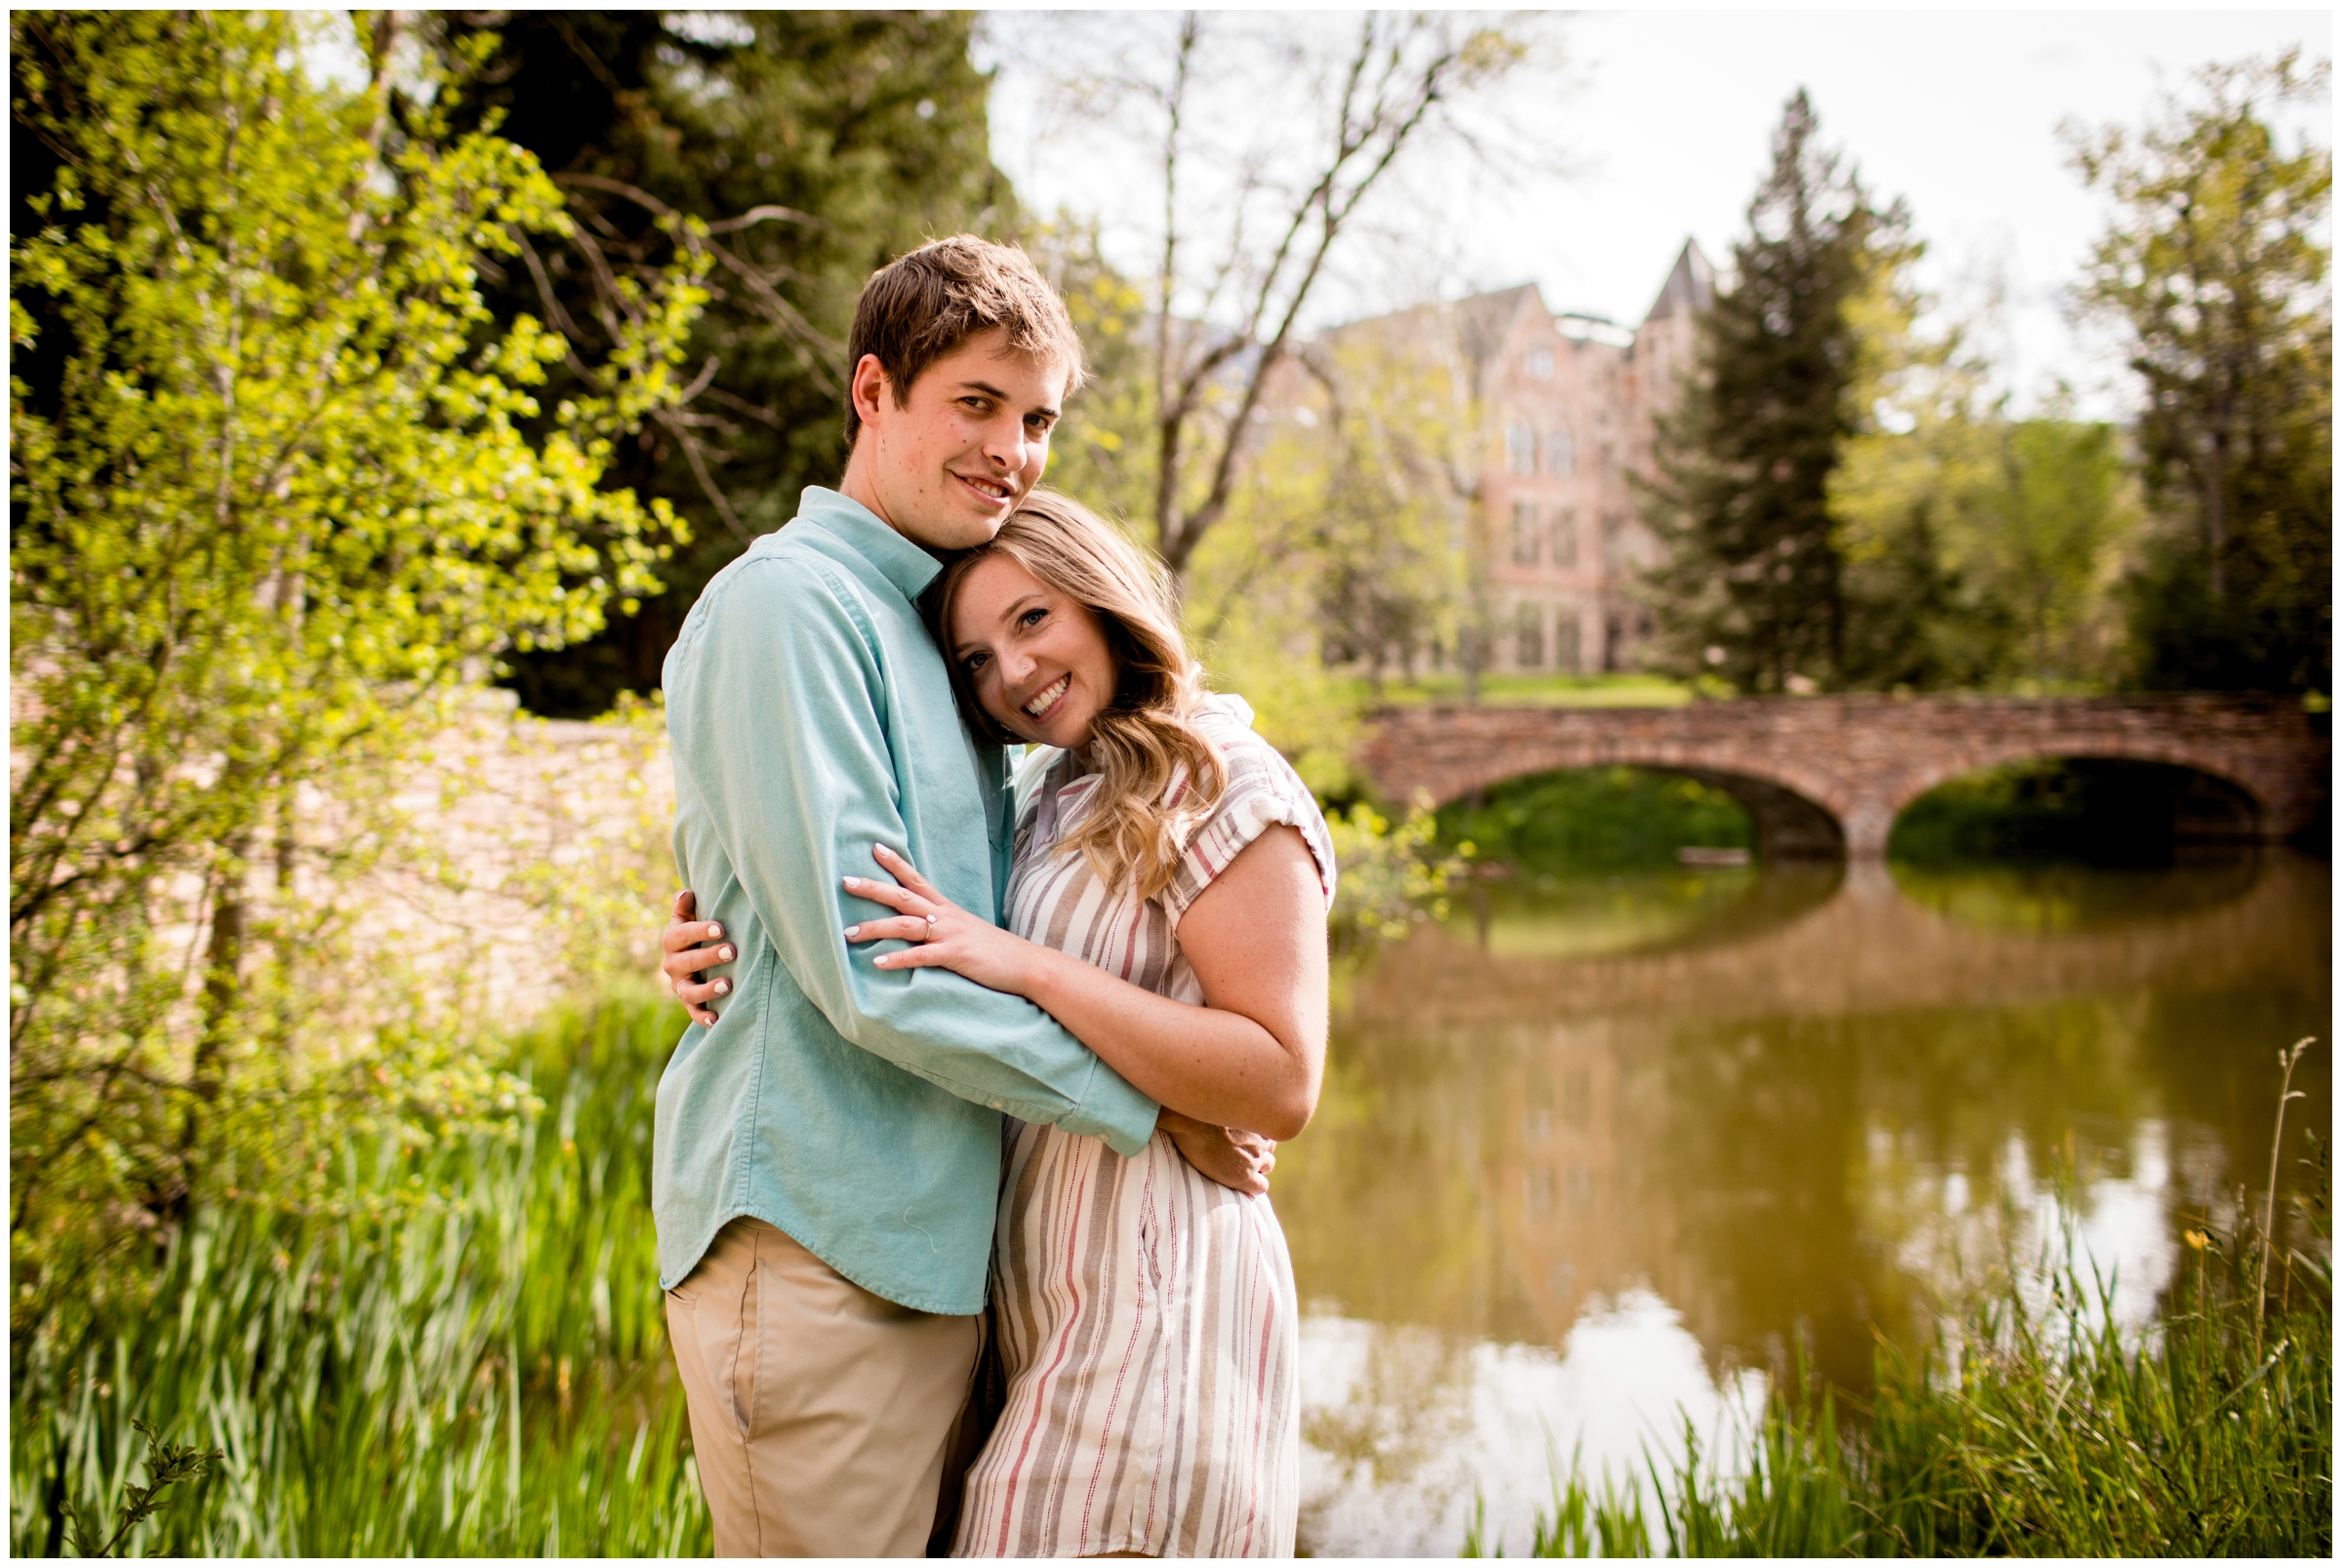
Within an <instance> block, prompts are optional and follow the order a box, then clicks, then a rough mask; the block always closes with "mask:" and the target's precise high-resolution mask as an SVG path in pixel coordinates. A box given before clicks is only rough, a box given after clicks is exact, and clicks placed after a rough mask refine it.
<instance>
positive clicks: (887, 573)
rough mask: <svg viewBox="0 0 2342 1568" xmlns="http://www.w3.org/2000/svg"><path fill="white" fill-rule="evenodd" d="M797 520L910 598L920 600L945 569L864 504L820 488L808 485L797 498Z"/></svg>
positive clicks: (940, 563)
mask: <svg viewBox="0 0 2342 1568" xmlns="http://www.w3.org/2000/svg"><path fill="white" fill-rule="evenodd" d="M797 521H798V522H799V523H812V524H813V525H814V526H815V527H817V528H819V529H820V530H821V531H822V532H823V533H825V534H828V536H829V537H830V538H832V539H834V540H836V541H837V542H838V543H841V544H843V545H845V546H846V547H847V548H848V549H850V550H852V551H853V552H854V553H855V554H857V555H859V556H861V557H862V558H863V559H864V560H866V561H868V562H869V563H870V564H871V565H872V566H874V567H876V568H877V569H878V571H879V573H880V575H881V576H883V577H884V578H885V579H886V580H887V581H888V582H889V583H893V584H894V585H895V586H896V587H898V588H900V589H902V590H903V597H905V598H906V599H914V600H915V599H916V598H918V596H919V595H920V594H921V593H923V592H925V591H926V589H927V584H928V583H933V582H934V581H935V579H936V575H937V574H938V573H940V572H942V571H943V569H944V567H943V563H942V562H941V561H938V560H937V559H936V558H935V557H934V556H932V555H930V554H928V553H927V552H926V551H925V550H923V549H921V548H919V546H917V545H916V544H913V543H911V542H910V541H909V540H907V539H905V538H904V537H903V536H902V535H900V534H898V533H896V532H895V531H894V530H893V529H891V528H889V527H887V526H886V524H884V523H882V522H880V521H879V520H878V514H877V513H875V512H873V511H871V510H870V509H869V508H868V506H865V505H864V504H863V503H861V502H859V501H853V500H849V499H848V498H846V497H844V496H841V495H839V494H838V493H837V492H836V491H834V490H825V489H823V488H822V487H821V486H820V485H807V486H806V487H805V493H804V494H803V495H801V496H799V497H798V498H797Z"/></svg>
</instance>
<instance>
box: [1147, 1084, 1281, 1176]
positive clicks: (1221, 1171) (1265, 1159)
mask: <svg viewBox="0 0 2342 1568" xmlns="http://www.w3.org/2000/svg"><path fill="white" fill-rule="evenodd" d="M1154 1126H1155V1130H1156V1131H1157V1132H1162V1133H1168V1134H1170V1135H1171V1142H1172V1145H1173V1146H1175V1147H1177V1148H1178V1150H1179V1152H1180V1156H1181V1157H1182V1158H1183V1159H1185V1160H1186V1161H1187V1162H1188V1163H1189V1164H1190V1165H1192V1166H1194V1167H1195V1169H1196V1170H1198V1171H1200V1172H1202V1173H1203V1174H1204V1175H1205V1176H1208V1177H1210V1178H1211V1179H1212V1180H1213V1181H1215V1182H1217V1183H1219V1184H1220V1185H1221V1186H1225V1187H1227V1188H1229V1189H1230V1190H1232V1191H1235V1192H1241V1193H1244V1194H1245V1195H1246V1196H1247V1197H1256V1198H1257V1197H1259V1196H1261V1195H1262V1194H1263V1193H1265V1192H1267V1191H1268V1190H1269V1173H1270V1172H1271V1171H1272V1170H1274V1169H1275V1168H1276V1144H1275V1142H1274V1140H1272V1139H1267V1138H1263V1137H1262V1136H1261V1135H1260V1134H1258V1133H1248V1132H1245V1131H1243V1130H1242V1129H1240V1128H1235V1127H1214V1126H1213V1125H1211V1123H1209V1122H1201V1121H1197V1120H1195V1119H1194V1118H1193V1117H1192V1116H1183V1115H1181V1114H1180V1113H1179V1112H1178V1111H1176V1110H1173V1109H1171V1108H1169V1107H1168V1106H1165V1107H1164V1108H1163V1109H1162V1110H1161V1111H1160V1112H1158V1113H1157V1114H1156V1116H1155V1118H1154Z"/></svg>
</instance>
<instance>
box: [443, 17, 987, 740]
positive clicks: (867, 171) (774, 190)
mask: <svg viewBox="0 0 2342 1568" xmlns="http://www.w3.org/2000/svg"><path fill="white" fill-rule="evenodd" d="M429 24H430V25H431V26H434V27H436V28H437V29H439V31H438V35H437V41H438V43H439V44H440V46H441V47H442V48H445V49H448V50H451V51H463V50H465V49H473V50H478V51H480V52H481V53H482V54H483V55H484V59H485V63H484V65H483V67H482V69H481V71H480V72H479V73H478V76H477V77H476V78H475V81H476V83H477V84H478V85H476V86H475V87H474V88H473V89H472V91H471V92H469V93H468V94H467V95H466V101H465V102H464V104H462V105H460V106H459V107H458V109H457V110H456V115H457V119H458V123H459V124H460V125H477V124H486V123H489V122H490V121H491V120H493V121H494V122H495V123H496V124H497V126H498V132H499V134H500V135H502V136H504V137H505V138H506V139H508V140H510V141H514V142H517V143H518V144H519V145H521V146H524V147H527V148H528V149H530V150H531V151H533V152H534V153H536V154H537V157H538V159H539V161H540V162H542V163H543V164H544V166H545V169H546V170H547V171H548V172H549V173H550V174H551V176H552V178H553V181H554V182H555V183H556V184H557V185H559V186H560V188H561V189H562V191H563V193H564V195H565V196H566V197H567V199H568V203H569V208H570V210H571V211H572V212H573V213H575V214H577V215H578V218H579V231H578V237H577V238H576V239H574V240H572V241H571V242H569V243H567V244H564V245H558V246H553V245H548V246H545V247H544V248H543V250H542V251H541V252H540V253H539V254H536V255H534V256H533V257H530V258H526V259H524V262H525V264H521V265H513V266H509V267H507V268H506V269H505V277H504V279H503V282H502V286H501V287H500V288H499V290H498V291H497V293H496V295H495V297H494V301H493V302H494V304H495V306H496V308H497V310H498V313H499V314H500V316H505V317H511V316H517V315H519V314H523V313H526V314H535V315H539V316H543V317H546V318H547V319H548V320H550V321H551V322H552V324H553V325H554V326H556V327H557V328H558V329H559V330H560V331H561V332H562V333H563V334H564V335H565V336H568V337H569V338H571V340H572V341H573V343H574V344H576V345H577V346H579V347H580V348H581V349H583V350H585V351H586V353H587V356H588V357H591V355H592V352H593V351H594V350H596V349H598V348H599V347H600V346H601V345H602V343H604V342H606V341H607V339H608V337H609V335H610V333H611V332H612V330H613V329H614V328H615V327H617V326H620V325H623V324H624V322H625V320H626V316H627V314H628V311H629V308H630V306H629V303H628V301H627V299H626V294H627V281H628V280H629V279H630V278H632V277H634V276H637V275H639V274H640V273H642V272H643V271H644V270H646V269H650V268H655V267H656V266H658V265H660V264H661V263H662V262H663V261H665V260H666V258H668V257H669V256H670V255H671V254H672V252H673V250H674V249H675V248H676V247H677V246H679V245H692V244H694V243H696V244H698V245H700V246H704V247H705V248H706V250H707V252H708V253H709V255H710V257H711V259H712V261H713V263H714V264H713V266H712V267H711V269H710V271H709V272H708V274H707V289H708V291H709V293H710V296H711V297H710V299H709V301H708V302H707V308H706V312H705V314H704V315H703V316H702V317H701V320H700V323H699V326H698V328H697V330H696V332H695V333H694V335H693V337H692V340H691V344H690V350H689V356H688V359H687V361H686V365H685V368H684V370H683V372H682V374H683V375H684V376H685V377H686V378H688V382H687V385H686V388H685V390H686V391H687V392H688V393H689V395H688V396H687V397H686V398H685V399H684V400H683V402H682V403H681V405H680V406H678V407H676V408H673V409H669V410H666V411H665V412H664V413H663V414H662V415H661V416H660V417H659V418H657V419H655V420H653V421H652V422H649V423H647V424H646V425H645V426H644V428H643V430H642V432H641V434H640V436H639V438H638V439H636V440H635V441H633V442H630V443H628V445H627V446H626V448H625V449H624V450H622V451H621V452H620V453H619V454H618V456H617V461H616V462H615V464H614V468H613V475H612V477H613V479H614V480H615V481H616V482H620V483H624V484H626V485H627V486H629V487H630V488H632V489H633V490H634V491H635V492H636V493H637V494H638V495H641V496H644V497H646V498H650V497H656V498H661V499H664V500H666V501H667V502H669V503H672V505H673V506H674V508H675V509H676V511H677V512H679V513H680V514H682V515H683V516H684V518H686V519H687V521H688V523H689V525H690V531H691V540H690V542H689V543H687V544H686V545H685V546H684V547H683V548H680V549H678V550H677V551H676V552H675V554H674V555H673V557H672V558H671V559H670V560H669V561H667V562H666V563H665V564H664V566H663V567H662V569H661V570H662V576H663V578H664V583H663V591H661V592H659V593H656V594H653V595H650V596H648V597H646V598H645V599H644V600H643V602H642V604H641V606H640V608H639V611H638V613H635V614H632V615H616V614H614V615H613V616H612V618H611V623H610V626H609V629H608V630H607V631H606V632H604V633H603V634H602V635H601V636H600V637H598V638H596V639H594V640H593V641H591V642H589V643H586V644H585V645H584V646H582V647H573V648H569V649H565V650H563V651H562V652H560V653H558V654H545V655H521V656H518V657H515V658H513V659H511V660H509V661H508V662H507V663H508V665H509V668H510V675H509V677H508V679H509V683H510V684H511V685H513V686H514V687H516V688H517V689H518V690H519V691H520V693H521V696H522V700H523V702H524V703H525V704H527V705H528V706H529V707H530V708H531V709H532V710H533V711H536V712H540V713H547V714H556V715H565V716H566V715H576V716H585V715H589V714H593V713H597V712H600V711H601V710H602V709H604V708H605V707H607V706H608V705H609V704H610V703H611V701H612V699H613V698H614V697H615V696H616V694H617V693H619V692H621V691H628V690H631V691H648V690H651V689H653V688H655V687H656V686H657V685H658V684H659V675H660V665H661V663H662V661H663V660H664V659H665V657H666V649H667V646H668V645H669V643H671V642H672V641H673V639H674V634H675V631H676V629H677V628H678V627H679V626H680V625H681V623H682V619H683V616H684V614H685V613H686V612H687V611H688V610H689V609H690V606H691V603H692V600H693V599H695V598H696V597H697V596H698V594H699V591H700V588H701V587H702V585H704V584H705V583H707V579H708V578H709V577H711V576H713V575H714V573H715V572H716V571H717V569H719V568H720V567H722V566H723V565H724V564H725V563H726V562H727V561H729V560H731V559H732V558H733V557H734V556H735V555H737V554H739V553H740V552H741V550H743V549H744V548H746V547H747V544H748V543H749V542H750V541H751V540H752V539H753V538H754V537H755V536H756V535H758V534H761V533H766V532H769V531H771V530H773V529H775V528H778V527H780V526H781V525H782V524H783V523H785V522H787V520H788V518H789V517H790V516H791V515H793V514H794V512H795V510H796V501H797V493H798V491H799V490H800V489H801V488H802V487H804V486H805V485H808V484H824V485H827V484H834V483H835V482H836V481H837V477H838V474H839V473H840V471H841V470H842V469H843V467H844V462H845V450H844V446H843V437H842V434H841V429H842V421H843V409H844V392H843V388H844V384H845V373H846V366H845V363H844V357H845V339H846V332H847V328H848V326H849V325H850V323H851V321H852V319H853V310H854V302H855V299H856V297H857V296H858V295H859V294H860V292H861V289H862V284H863V280H864V279H865V278H867V277H868V275H869V273H870V272H871V271H872V270H873V269H874V268H876V267H878V266H881V265H883V264H884V263H885V262H887V261H890V260H892V259H893V258H894V257H895V256H897V255H900V254H901V253H902V252H904V251H907V250H909V249H911V248H913V247H914V246H917V245H919V244H920V243H922V242H923V241H924V240H926V239H928V238H931V237H933V236H935V235H939V234H946V233H951V232H954V231H957V230H961V229H966V228H971V227H973V228H979V229H984V228H998V227H1000V226H1001V225H1002V220H1003V217H1004V214H1005V212H1006V208H1007V204H1008V202H1009V201H1010V199H1011V198H1010V197H1009V194H1008V191H1007V187H1006V184H1005V181H1003V180H1002V179H1001V178H1000V176H999V175H998V174H997V172H996V171H995V170H994V169H993V167H992V163H991V157H990V150H989V145H990V144H989V128H988V119H987V113H986V94H987V92H988V90H989V81H988V80H987V78H986V77H985V75H984V74H983V73H982V72H980V71H979V70H978V69H977V68H976V66H975V65H974V63H973V62H972V61H971V60H970V59H969V55H968V45H969V37H970V31H971V28H972V26H973V20H972V18H971V17H970V16H969V15H968V14H965V13H949V12H913V11H905V12H815V11H750V12H715V13H709V12H698V13H694V12H660V11H592V12H583V11H542V12H533V11H511V12H491V13H476V12H460V13H437V14H434V15H433V17H432V18H431V20H430V23H429ZM685 217H688V218H691V219H696V220H698V221H699V222H700V223H701V224H702V225H704V230H703V231H697V232H694V231H690V230H688V228H687V225H685V224H684V223H683V222H682V221H681V220H682V219H683V218H685ZM548 296H549V297H550V303H549V304H548V299H547V297H548ZM585 384H586V383H585V382H584V379H583V378H581V377H580V376H579V375H578V374H577V371H576V367H575V364H574V362H572V363H571V364H569V365H565V366H564V367H562V368H561V369H560V370H557V371H556V374H555V384H554V386H553V387H552V388H550V395H548V396H547V397H546V399H545V405H546V407H547V408H551V407H553V406H555V405H556V403H557V402H558V400H559V399H560V398H561V397H562V396H567V395H577V394H578V392H579V391H580V390H581V389H582V388H583V386H584V385H585Z"/></svg>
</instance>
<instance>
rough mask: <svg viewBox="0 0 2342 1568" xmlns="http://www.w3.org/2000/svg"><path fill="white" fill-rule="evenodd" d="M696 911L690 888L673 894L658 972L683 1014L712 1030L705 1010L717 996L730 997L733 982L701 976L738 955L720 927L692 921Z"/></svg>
mask: <svg viewBox="0 0 2342 1568" xmlns="http://www.w3.org/2000/svg"><path fill="white" fill-rule="evenodd" d="M699 908H700V901H699V897H698V895H696V894H694V893H693V892H692V891H691V889H689V888H685V889H684V890H683V891H682V892H680V893H678V894H676V895H675V904H674V908H673V911H672V918H670V919H669V920H668V921H667V922H666V931H665V932H663V933H662V934H661V935H660V938H659V945H660V946H661V947H662V948H663V949H665V950H666V958H664V959H663V960H661V962H660V965H659V971H660V973H661V974H664V975H665V976H666V985H667V989H669V990H671V991H673V992H674V993H675V1000H676V1001H678V1002H680V1003H682V1004H683V1011H684V1012H686V1013H689V1014H690V1015H691V1021H692V1022H693V1023H694V1024H704V1025H709V1026H711V1027H712V1026H713V1025H714V1024H715V1014H714V1013H712V1012H710V1011H709V1010H708V1008H707V1003H709V1002H711V1001H713V1000H715V998H717V997H718V996H729V995H730V994H731V993H732V983H731V982H730V981H728V980H710V981H703V980H701V979H700V973H701V971H703V970H707V969H712V968H713V967H714V966H716V965H717V964H728V963H730V962H731V961H732V960H733V959H735V958H737V957H739V956H740V955H739V954H738V953H737V952H735V951H734V950H733V947H732V945H731V944H730V943H728V942H726V941H724V940H723V936H724V928H723V927H722V926H720V925H718V924H716V923H715V922H714V921H713V920H694V919H693V918H692V916H693V915H695V914H697V913H698V912H699ZM703 944H704V945H703Z"/></svg>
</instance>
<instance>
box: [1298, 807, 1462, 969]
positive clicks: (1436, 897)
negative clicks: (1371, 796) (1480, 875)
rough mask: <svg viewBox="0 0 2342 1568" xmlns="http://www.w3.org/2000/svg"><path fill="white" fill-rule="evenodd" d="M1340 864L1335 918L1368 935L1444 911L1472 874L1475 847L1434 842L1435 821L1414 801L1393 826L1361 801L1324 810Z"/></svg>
mask: <svg viewBox="0 0 2342 1568" xmlns="http://www.w3.org/2000/svg"><path fill="white" fill-rule="evenodd" d="M1326 826H1327V828H1328V829H1330V830H1331V832H1332V834H1333V840H1334V862H1335V864H1336V865H1337V866H1339V867H1340V870H1341V885H1340V887H1339V888H1338V889H1337V890H1336V894H1335V903H1334V915H1333V918H1334V924H1335V927H1336V929H1337V930H1338V931H1339V930H1341V929H1342V928H1344V927H1348V928H1351V929H1354V930H1356V931H1359V932H1363V933H1364V934H1365V935H1367V936H1369V937H1374V936H1384V935H1395V934H1396V933H1398V932H1401V931H1404V930H1405V929H1406V928H1407V926H1409V925H1410V924H1412V923H1413V922H1415V921H1418V920H1442V919H1445V918H1446V917H1447V895H1448V891H1449V890H1450V889H1451V888H1452V887H1453V886H1454V885H1455V883H1456V881H1457V880H1458V879H1459V878H1461V877H1464V876H1467V875H1469V874H1471V870H1472V865H1471V861H1472V857H1473V855H1474V853H1475V852H1474V846H1473V845H1472V844H1471V843H1469V842H1466V843H1463V844H1459V845H1457V846H1456V848H1455V850H1454V851H1453V852H1452V853H1448V852H1442V851H1441V850H1439V849H1438V848H1437V842H1438V837H1439V822H1438V819H1437V818H1436V817H1435V816H1434V815H1433V812H1432V810H1431V808H1430V806H1428V805H1426V804H1424V803H1423V802H1421V801H1418V802H1417V803H1415V804H1414V805H1412V806H1410V807H1409V808H1408V809H1407V814H1406V816H1405V817H1404V818H1403V819H1401V820H1400V821H1399V822H1397V823H1396V824H1393V822H1392V821H1391V820H1390V819H1389V818H1387V817H1385V816H1384V815H1383V814H1382V813H1380V812H1378V811H1376V810H1375V809H1374V808H1373V807H1372V806H1370V805H1367V804H1364V803H1363V802H1361V803H1359V804H1358V805H1355V806H1353V807H1351V808H1350V810H1348V811H1347V812H1334V813H1331V814H1329V815H1328V816H1327V818H1326Z"/></svg>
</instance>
